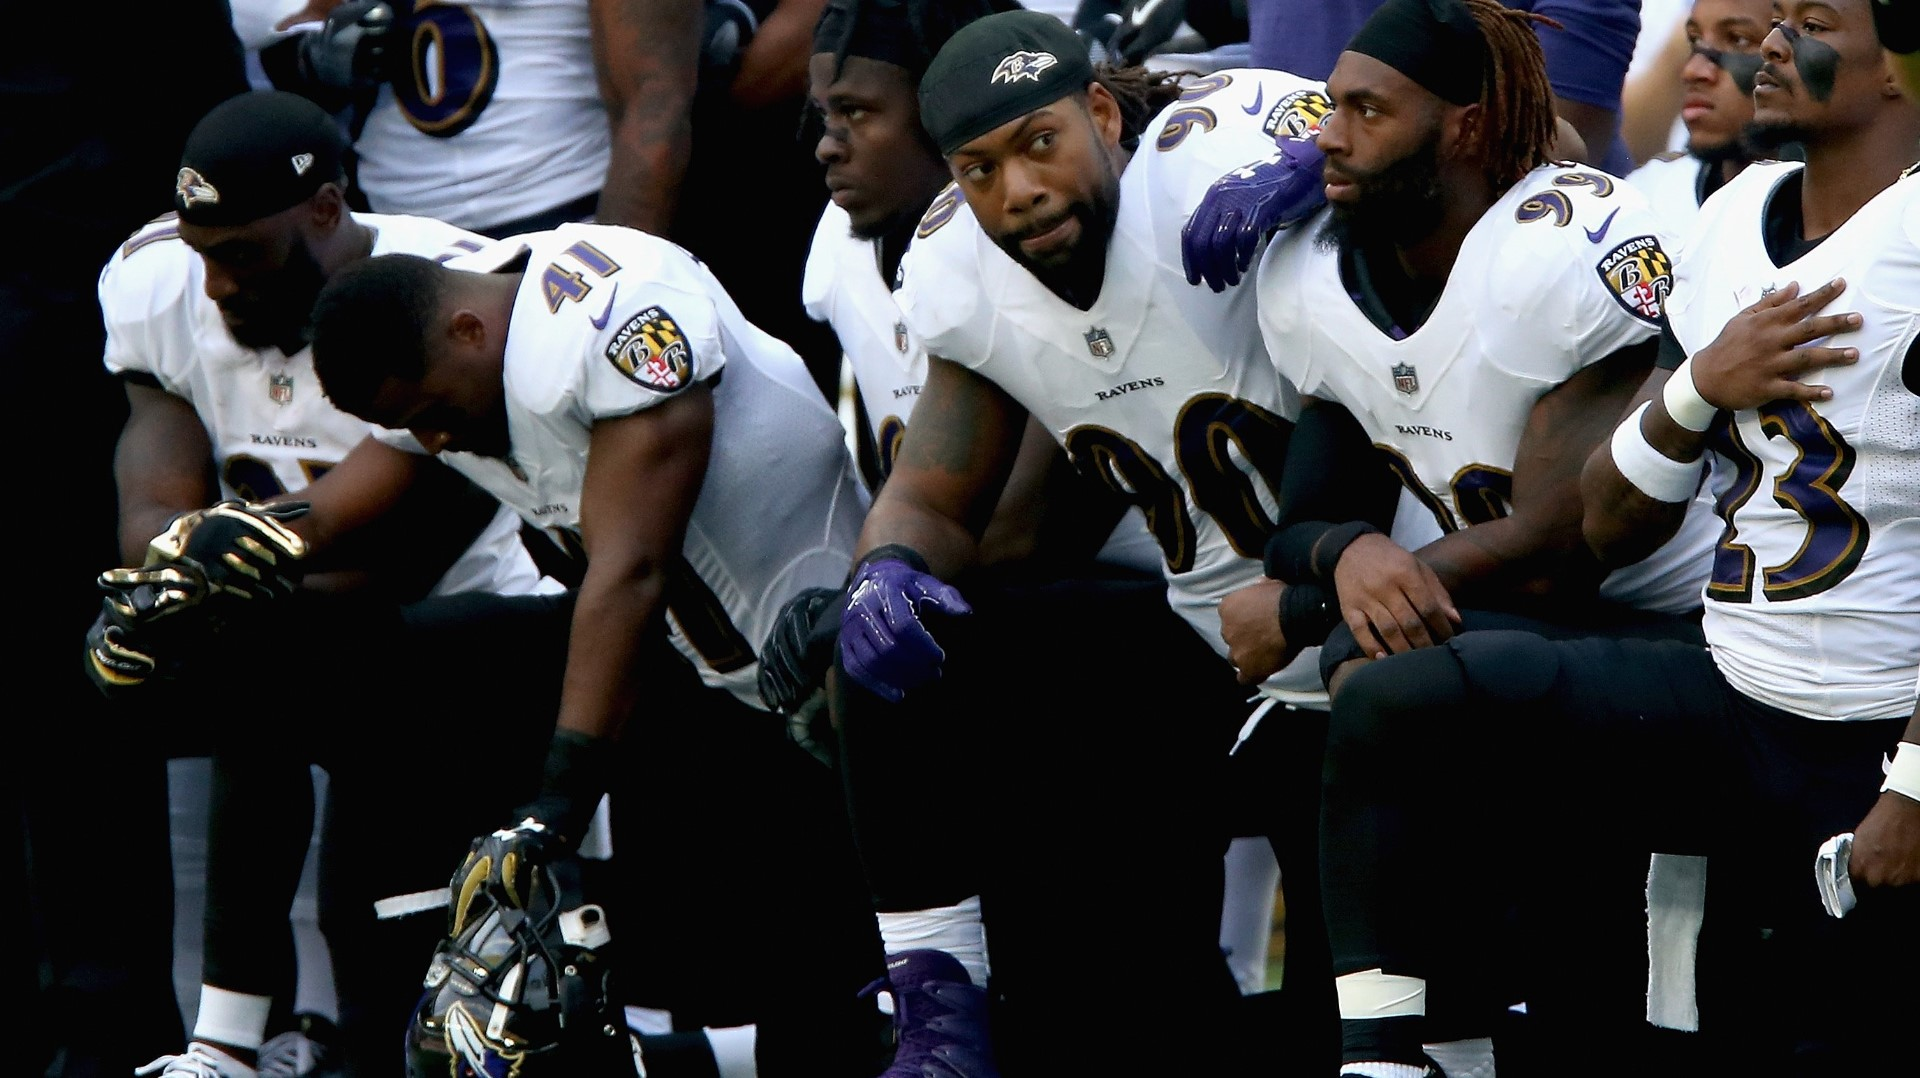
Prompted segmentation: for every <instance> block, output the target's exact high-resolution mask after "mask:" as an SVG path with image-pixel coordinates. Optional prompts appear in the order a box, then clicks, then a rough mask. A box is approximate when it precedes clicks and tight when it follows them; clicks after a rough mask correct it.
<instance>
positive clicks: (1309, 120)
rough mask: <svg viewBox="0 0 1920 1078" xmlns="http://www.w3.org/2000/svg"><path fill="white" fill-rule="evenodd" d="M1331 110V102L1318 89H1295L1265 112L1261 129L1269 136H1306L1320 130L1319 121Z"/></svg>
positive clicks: (1278, 137) (1276, 137)
mask: <svg viewBox="0 0 1920 1078" xmlns="http://www.w3.org/2000/svg"><path fill="white" fill-rule="evenodd" d="M1256 107H1258V106H1256ZM1332 111H1333V102H1332V101H1330V100H1328V98H1327V95H1326V94H1323V93H1321V92H1320V91H1318V90H1295V91H1294V92H1292V93H1290V94H1288V95H1287V96H1285V97H1283V98H1281V99H1280V101H1279V103H1278V104H1276V105H1274V106H1273V108H1272V109H1271V110H1270V111H1269V112H1268V113H1267V118H1266V121H1265V122H1264V123H1262V124H1261V130H1263V131H1265V132H1266V133H1267V137H1269V138H1275V139H1283V138H1306V137H1307V136H1308V135H1311V134H1313V133H1314V132H1315V131H1318V130H1320V121H1322V120H1324V119H1326V118H1327V114H1328V113H1330V112H1332Z"/></svg>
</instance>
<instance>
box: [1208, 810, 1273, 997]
mask: <svg viewBox="0 0 1920 1078" xmlns="http://www.w3.org/2000/svg"><path fill="white" fill-rule="evenodd" d="M1279 888H1280V863H1279V862H1278V861H1275V860H1274V858H1273V845H1272V843H1269V842H1268V841H1267V840H1266V839H1264V838H1236V839H1234V840H1233V841H1232V842H1231V843H1229V844H1228V845H1227V890H1226V901H1225V902H1224V903H1223V904H1222V908H1221V912H1220V949H1221V950H1223V951H1225V952H1227V969H1228V970H1229V971H1231V972H1232V973H1233V980H1234V983H1235V984H1238V985H1239V986H1240V994H1241V995H1243V996H1244V995H1252V994H1253V993H1255V992H1260V991H1264V990H1265V989H1266V987H1267V946H1268V943H1269V941H1271V940H1272V938H1273V905H1274V897H1275V893H1276V892H1277V891H1278V890H1279Z"/></svg>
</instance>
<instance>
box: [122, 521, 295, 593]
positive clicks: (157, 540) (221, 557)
mask: <svg viewBox="0 0 1920 1078" xmlns="http://www.w3.org/2000/svg"><path fill="white" fill-rule="evenodd" d="M308 508H309V506H308V505H307V503H306V502H276V503H274V504H272V505H262V504H257V503H253V502H240V501H227V502H221V503H220V504H218V505H216V506H213V507H212V508H210V509H199V510H195V511H194V512H191V513H182V514H180V515H179V516H177V517H175V518H174V519H173V521H172V522H171V523H169V524H168V525H167V530H166V531H163V532H161V533H160V534H159V535H157V536H154V538H153V542H151V543H149V544H148V545H147V563H146V568H148V569H164V568H165V567H168V566H173V567H177V568H181V567H186V566H191V567H192V568H194V569H197V570H198V571H199V572H200V574H201V575H202V577H203V578H204V580H205V582H206V588H207V590H208V591H209V592H211V593H215V594H225V595H232V596H235V597H238V598H241V599H271V598H277V597H279V596H282V595H287V594H291V593H292V591H293V589H294V585H295V582H296V577H297V572H296V569H295V565H294V563H295V562H298V561H299V560H300V559H301V558H303V557H306V554H307V543H306V540H304V539H302V538H300V537H299V536H298V535H295V534H294V533H293V531H292V530H291V529H289V528H288V527H287V526H286V524H285V522H286V521H290V520H297V519H299V518H300V517H302V516H305V515H306V513H307V510H308ZM122 572H124V570H122Z"/></svg>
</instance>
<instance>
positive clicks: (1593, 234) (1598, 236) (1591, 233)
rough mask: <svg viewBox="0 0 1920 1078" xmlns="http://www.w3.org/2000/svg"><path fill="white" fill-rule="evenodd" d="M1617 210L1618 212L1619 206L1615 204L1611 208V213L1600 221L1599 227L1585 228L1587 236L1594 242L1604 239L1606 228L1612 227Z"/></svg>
mask: <svg viewBox="0 0 1920 1078" xmlns="http://www.w3.org/2000/svg"><path fill="white" fill-rule="evenodd" d="M1619 212H1620V207H1618V206H1615V207H1614V208H1613V213H1610V214H1607V219H1606V220H1604V221H1602V222H1600V227H1599V228H1589V229H1587V238H1588V239H1590V240H1592V241H1593V242H1595V243H1599V242H1600V241H1601V240H1604V239H1606V238H1607V229H1609V228H1612V227H1613V219H1614V217H1615V216H1616V215H1618V214H1619Z"/></svg>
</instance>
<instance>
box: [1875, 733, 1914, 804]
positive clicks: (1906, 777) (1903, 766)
mask: <svg viewBox="0 0 1920 1078" xmlns="http://www.w3.org/2000/svg"><path fill="white" fill-rule="evenodd" d="M1888 790H1892V791H1893V792H1894V793H1897V794H1899V795H1900V796H1902V797H1906V798H1911V799H1912V800H1914V801H1920V745H1916V744H1914V743H1913V742H1911V741H1902V742H1901V743H1900V747H1899V748H1897V749H1895V750H1894V751H1893V762H1892V763H1890V764H1888V765H1887V781H1886V782H1884V783H1881V784H1880V792H1881V793H1886V792H1887V791H1888Z"/></svg>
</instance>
